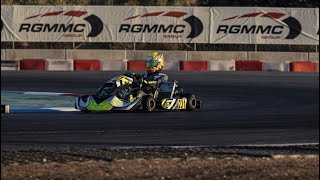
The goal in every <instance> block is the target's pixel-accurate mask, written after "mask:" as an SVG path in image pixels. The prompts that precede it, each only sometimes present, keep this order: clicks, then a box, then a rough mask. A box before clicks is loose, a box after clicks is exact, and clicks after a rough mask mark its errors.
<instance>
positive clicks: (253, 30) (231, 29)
mask: <svg viewBox="0 0 320 180" xmlns="http://www.w3.org/2000/svg"><path fill="white" fill-rule="evenodd" d="M283 17H286V14H282V13H276V12H268V13H250V14H244V15H240V16H233V17H229V18H226V19H224V20H223V21H222V22H221V25H219V26H218V29H217V31H216V32H217V34H260V35H261V38H262V39H280V38H281V36H280V35H281V34H283V33H284V30H285V28H286V27H287V28H289V33H288V34H287V35H286V37H285V39H295V38H296V37H298V36H299V35H300V34H301V30H302V27H301V23H300V22H299V21H298V20H297V19H296V18H294V17H292V16H289V17H287V18H284V19H283ZM243 18H246V19H247V18H267V19H271V20H275V21H280V22H282V23H277V24H278V25H271V24H269V25H268V24H267V25H241V24H237V23H236V22H235V20H238V19H243ZM231 21H232V23H231V24H230V23H228V22H231ZM265 22H268V21H265ZM264 24H266V23H264ZM282 24H283V25H282Z"/></svg>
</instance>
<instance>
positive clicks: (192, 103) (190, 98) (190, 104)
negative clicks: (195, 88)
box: [185, 94, 197, 111]
mask: <svg viewBox="0 0 320 180" xmlns="http://www.w3.org/2000/svg"><path fill="white" fill-rule="evenodd" d="M185 97H186V98H187V110H188V111H193V110H195V109H196V107H197V99H196V97H195V95H193V94H186V95H185Z"/></svg>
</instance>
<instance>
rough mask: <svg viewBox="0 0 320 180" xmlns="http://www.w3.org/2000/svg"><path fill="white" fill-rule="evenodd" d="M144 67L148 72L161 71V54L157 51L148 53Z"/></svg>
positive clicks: (162, 62)
mask: <svg viewBox="0 0 320 180" xmlns="http://www.w3.org/2000/svg"><path fill="white" fill-rule="evenodd" d="M146 67H147V70H148V72H156V71H161V70H162V69H163V67H164V58H163V54H161V53H158V52H153V53H151V54H149V55H148V57H147V62H146Z"/></svg>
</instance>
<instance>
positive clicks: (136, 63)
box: [127, 60, 147, 71]
mask: <svg viewBox="0 0 320 180" xmlns="http://www.w3.org/2000/svg"><path fill="white" fill-rule="evenodd" d="M127 70H130V71H144V70H147V68H146V61H145V60H129V61H128V62H127Z"/></svg>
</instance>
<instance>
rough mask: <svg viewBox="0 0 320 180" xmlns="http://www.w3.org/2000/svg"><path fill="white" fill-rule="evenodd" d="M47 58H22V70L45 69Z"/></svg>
mask: <svg viewBox="0 0 320 180" xmlns="http://www.w3.org/2000/svg"><path fill="white" fill-rule="evenodd" d="M46 69H47V68H46V60H44V59H21V60H20V70H38V71H45V70H46Z"/></svg>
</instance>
